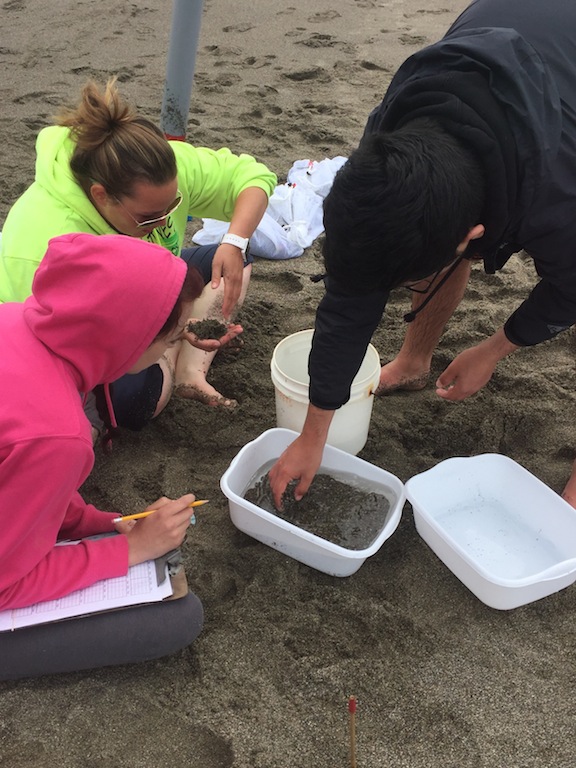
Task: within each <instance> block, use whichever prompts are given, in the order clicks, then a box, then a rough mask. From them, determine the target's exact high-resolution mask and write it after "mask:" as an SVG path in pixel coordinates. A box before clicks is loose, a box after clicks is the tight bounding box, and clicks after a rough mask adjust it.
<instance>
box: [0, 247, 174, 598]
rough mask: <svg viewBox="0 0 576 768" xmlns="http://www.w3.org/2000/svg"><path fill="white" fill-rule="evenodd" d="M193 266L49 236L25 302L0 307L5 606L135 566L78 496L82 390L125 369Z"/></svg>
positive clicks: (157, 250) (141, 250)
mask: <svg viewBox="0 0 576 768" xmlns="http://www.w3.org/2000/svg"><path fill="white" fill-rule="evenodd" d="M185 276H186V264H185V262H184V261H183V260H182V259H179V258H177V257H175V256H173V255H172V254H171V253H170V252H169V251H168V250H166V249H165V248H162V247H161V246H159V245H154V244H152V243H147V242H145V241H142V240H138V239H137V238H132V237H126V236H124V235H87V234H72V235H63V236H61V237H56V238H53V239H52V240H50V242H49V244H48V250H47V252H46V255H45V256H44V259H43V260H42V262H41V264H40V266H39V268H38V270H37V272H36V275H35V278H34V283H33V286H32V291H33V294H32V296H30V297H29V298H28V299H27V300H26V301H25V302H24V303H23V304H3V305H1V306H0V339H1V340H2V341H1V354H0V609H3V608H17V607H22V606H26V605H31V604H33V603H35V602H38V601H40V600H51V599H55V598H57V597H62V596H63V595H66V594H68V593H69V592H73V591H74V590H76V589H80V588H83V587H86V586H89V585H90V584H93V583H94V582H95V581H99V580H100V579H106V578H110V577H114V576H119V575H123V574H125V573H126V572H127V570H128V541H127V539H126V536H123V535H118V536H112V537H106V538H103V539H97V540H94V541H83V542H81V543H80V544H77V545H74V546H57V547H56V546H55V544H56V542H57V540H59V539H82V538H84V537H86V536H90V535H92V534H96V533H102V532H106V531H113V530H114V524H113V523H112V519H113V518H114V516H115V515H114V513H112V512H103V511H100V510H98V509H96V508H95V507H94V506H92V505H91V504H86V503H85V502H84V500H83V499H82V497H81V496H80V494H79V493H78V489H79V488H80V486H81V485H82V483H83V482H84V481H85V480H86V478H87V477H88V475H89V473H90V471H91V469H92V466H93V464H94V452H93V449H92V440H91V431H90V424H89V422H88V420H87V418H86V416H85V415H84V411H83V397H82V394H81V393H85V392H89V391H90V390H92V389H93V388H94V386H95V385H97V384H103V383H109V382H112V381H114V380H115V379H118V378H119V377H120V376H122V375H123V374H124V373H126V372H127V371H128V370H129V369H130V368H131V367H132V366H133V365H134V364H135V363H136V361H137V360H138V359H139V358H140V357H141V355H142V353H143V352H144V351H145V350H146V349H147V347H149V346H150V344H151V343H152V342H153V340H154V339H155V337H156V336H157V334H158V332H159V331H160V329H161V328H162V326H163V325H164V323H165V322H166V320H167V319H168V316H169V314H170V312H171V311H172V309H173V308H174V305H175V303H176V300H177V299H178V296H179V295H180V291H181V288H182V284H183V282H184V278H185Z"/></svg>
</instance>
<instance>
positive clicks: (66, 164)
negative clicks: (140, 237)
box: [36, 125, 113, 234]
mask: <svg viewBox="0 0 576 768" xmlns="http://www.w3.org/2000/svg"><path fill="white" fill-rule="evenodd" d="M73 151H74V142H73V140H72V139H71V138H70V131H69V130H68V129H67V128H63V127H62V126H59V125H51V126H49V127H48V128H43V129H42V130H41V131H40V133H39V134H38V138H37V139H36V182H37V183H38V184H40V186H41V187H42V188H43V189H45V190H46V191H47V192H48V193H49V195H50V198H51V199H52V200H53V201H54V202H55V203H56V204H58V203H59V204H61V205H62V206H63V208H64V209H68V210H71V211H72V212H73V213H74V214H75V215H76V216H77V217H78V218H79V219H81V220H82V221H84V222H86V225H87V227H88V228H90V229H91V230H92V231H94V232H97V233H98V234H108V233H111V232H112V231H113V230H112V228H111V227H110V225H109V224H108V222H107V221H106V219H103V218H102V216H100V214H99V213H98V210H97V209H96V208H95V207H94V206H93V205H92V203H91V202H90V200H89V199H88V198H87V197H86V194H85V193H84V190H83V189H82V187H81V186H80V185H79V184H78V182H77V181H76V179H75V178H74V174H73V173H72V171H71V170H70V158H71V156H72V152H73ZM83 228H84V229H85V228H86V226H85V227H83Z"/></svg>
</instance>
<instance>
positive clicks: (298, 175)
mask: <svg viewBox="0 0 576 768" xmlns="http://www.w3.org/2000/svg"><path fill="white" fill-rule="evenodd" d="M346 160H347V158H346V157H341V156H338V157H334V158H326V159H325V160H321V161H320V162H317V161H316V160H296V162H295V163H294V164H293V165H292V167H291V168H290V170H289V171H288V176H287V181H286V183H285V184H279V185H278V186H277V187H276V188H275V190H274V192H273V193H272V195H271V196H270V200H269V201H268V207H267V209H266V212H265V213H264V216H263V217H262V220H261V222H260V224H259V225H258V227H257V228H256V231H255V232H254V234H253V235H252V237H251V238H250V251H251V253H253V254H254V256H260V257H262V258H265V259H293V258H295V257H296V256H301V255H302V254H303V253H304V249H305V248H308V246H310V245H312V243H313V242H314V240H315V239H316V238H317V237H318V236H319V235H321V234H322V232H323V231H324V224H323V221H322V203H323V201H324V198H325V197H326V195H327V194H328V192H329V191H330V188H331V186H332V182H333V181H334V176H335V175H336V173H337V171H338V170H339V169H340V168H341V167H342V166H343V165H344V163H345V162H346ZM229 226H230V225H229V223H228V222H226V221H218V220H217V219H202V229H200V230H198V232H196V233H195V234H194V235H193V237H192V240H193V241H194V242H195V243H197V244H198V245H209V244H211V243H217V242H219V241H220V239H221V237H222V235H224V234H225V233H226V232H227V231H228V227H229Z"/></svg>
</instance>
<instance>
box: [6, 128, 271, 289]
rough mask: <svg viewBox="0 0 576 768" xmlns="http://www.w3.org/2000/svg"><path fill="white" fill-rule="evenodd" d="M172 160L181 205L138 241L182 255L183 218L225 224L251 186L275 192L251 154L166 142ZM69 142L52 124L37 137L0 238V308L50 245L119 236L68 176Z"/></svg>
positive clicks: (26, 282)
mask: <svg viewBox="0 0 576 768" xmlns="http://www.w3.org/2000/svg"><path fill="white" fill-rule="evenodd" d="M170 145H171V146H172V149H173V150H174V154H175V155H176V166H177V169H178V188H179V189H180V192H181V193H182V196H183V201H182V205H180V207H179V208H178V209H177V210H176V212H175V213H174V214H172V215H171V216H169V217H168V219H167V221H166V224H165V226H163V227H158V228H157V229H155V230H154V231H153V232H151V233H150V234H149V235H146V237H144V238H142V239H144V240H150V241H152V242H155V243H159V244H160V245H163V246H164V247H165V248H168V249H169V250H170V251H172V253H174V254H176V255H179V254H180V250H181V248H182V243H183V240H184V233H185V230H186V222H187V219H188V216H193V217H205V218H212V219H220V220H221V221H230V219H231V217H232V213H233V211H234V204H235V202H236V198H237V197H238V195H239V194H240V192H242V190H244V189H247V188H248V187H259V188H260V189H263V190H264V191H265V192H266V194H268V195H270V194H272V192H273V190H274V187H275V185H276V176H275V175H274V174H273V173H272V172H271V171H269V170H268V168H266V166H265V165H263V164H262V163H258V162H257V161H256V160H255V159H254V158H253V157H251V156H250V155H234V154H232V152H230V150H229V149H226V148H225V147H224V148H222V149H219V150H212V149H207V148H205V147H194V146H192V145H191V144H188V143H187V142H183V141H171V142H170ZM73 149H74V144H73V141H72V139H71V138H70V135H69V130H68V128H64V127H61V126H51V127H49V128H44V129H43V130H42V131H40V133H39V134H38V139H37V141H36V176H35V181H34V183H33V184H32V185H31V186H30V187H29V188H28V189H27V190H26V192H24V194H23V195H22V196H21V197H20V198H19V199H18V200H17V201H16V202H15V203H14V205H13V206H12V208H11V209H10V211H9V213H8V216H7V218H6V222H5V223H4V227H3V228H2V238H1V240H0V303H3V302H7V301H24V299H25V298H26V297H27V296H29V295H30V294H31V292H32V278H33V277H34V273H35V272H36V268H37V267H38V264H39V263H40V261H41V259H42V257H43V256H44V253H45V252H46V247H47V245H48V241H49V240H50V238H52V237H56V236H57V235H63V234H67V233H70V232H88V233H91V234H96V235H109V234H117V232H116V230H114V229H113V228H112V227H111V226H110V225H109V224H108V222H107V221H106V220H105V219H103V218H102V216H100V214H99V213H98V211H97V210H96V208H95V207H94V206H93V205H92V203H91V202H90V200H89V199H88V198H87V197H86V195H85V193H84V191H83V190H82V188H81V187H80V186H79V184H78V183H77V182H76V180H75V178H74V176H73V175H72V172H71V170H70V157H71V155H72V151H73Z"/></svg>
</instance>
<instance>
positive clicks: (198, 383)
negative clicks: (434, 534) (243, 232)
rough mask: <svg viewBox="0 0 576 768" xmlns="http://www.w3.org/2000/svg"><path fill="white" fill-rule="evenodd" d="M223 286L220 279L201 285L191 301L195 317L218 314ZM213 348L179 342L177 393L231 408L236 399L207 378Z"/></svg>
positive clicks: (245, 287)
mask: <svg viewBox="0 0 576 768" xmlns="http://www.w3.org/2000/svg"><path fill="white" fill-rule="evenodd" d="M251 273H252V265H251V264H249V265H248V266H247V267H245V269H244V273H243V276H242V293H241V295H240V299H239V301H238V304H237V309H239V308H240V307H241V306H242V303H243V302H244V299H245V297H246V292H247V291H248V285H249V283H250V275H251ZM223 295H224V286H223V284H222V283H221V284H220V287H219V288H218V289H217V290H213V289H212V288H211V287H210V285H207V286H206V287H205V288H204V291H203V293H202V296H200V298H199V299H197V300H196V301H195V302H194V310H193V311H194V317H196V318H198V319H205V318H220V317H221V307H222V297H223ZM215 355H216V352H204V351H203V350H201V349H197V348H196V347H193V346H192V345H191V344H188V342H182V344H181V345H180V351H179V354H178V360H177V363H176V390H175V391H176V394H177V395H179V396H180V397H187V398H189V399H191V400H199V401H200V402H201V403H204V404H205V405H213V406H224V407H225V408H234V407H235V406H236V405H238V403H237V402H236V400H232V399H231V398H227V397H225V396H224V395H222V394H221V393H220V392H218V390H216V389H215V388H214V387H213V386H212V385H211V384H209V383H208V381H207V380H206V376H207V374H208V370H209V369H210V366H211V364H212V360H213V359H214V356H215Z"/></svg>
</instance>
